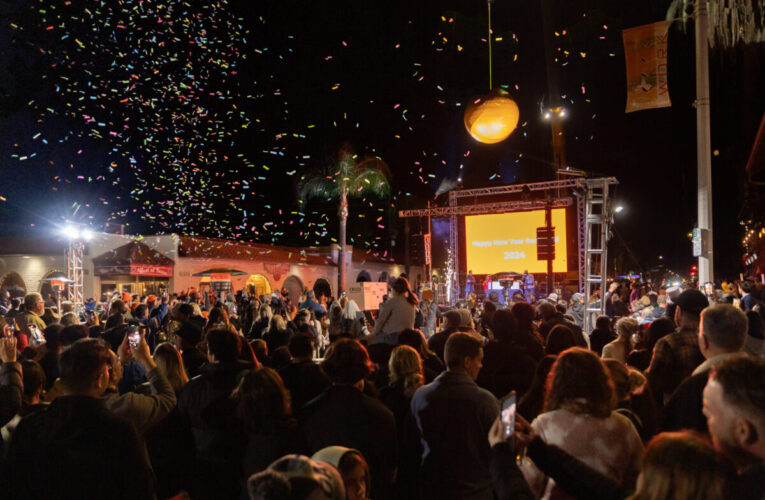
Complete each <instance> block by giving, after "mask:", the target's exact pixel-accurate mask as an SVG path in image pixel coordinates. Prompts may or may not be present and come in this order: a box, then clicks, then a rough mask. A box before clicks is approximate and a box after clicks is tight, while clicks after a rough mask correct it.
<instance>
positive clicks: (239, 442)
mask: <svg viewBox="0 0 765 500" xmlns="http://www.w3.org/2000/svg"><path fill="white" fill-rule="evenodd" d="M241 349H242V343H241V337H240V336H239V335H237V334H236V333H235V332H233V331H231V330H228V329H215V330H211V331H210V332H208V333H207V350H208V352H207V358H208V363H207V364H206V365H204V366H203V367H202V368H201V374H200V375H198V376H197V377H194V379H192V380H191V381H190V382H189V383H188V385H186V387H185V388H184V390H183V392H182V393H181V396H180V399H179V401H178V411H179V413H180V414H181V416H182V417H184V418H185V419H186V420H187V421H188V422H189V424H190V425H191V429H192V432H193V434H194V445H195V447H196V455H197V468H196V471H195V488H194V489H195V491H194V492H193V493H194V494H193V495H192V498H201V499H208V498H210V499H212V498H220V499H229V498H231V499H235V498H238V496H239V493H240V491H239V490H240V481H241V477H240V476H241V472H240V471H241V464H242V457H243V455H244V450H245V446H246V444H247V435H246V433H245V431H244V427H243V426H242V423H241V422H240V421H239V419H238V418H237V416H236V405H237V402H236V400H235V399H233V398H232V397H231V396H232V393H233V392H234V389H236V387H237V385H238V383H239V381H240V380H241V379H242V377H244V376H245V375H246V374H247V371H248V370H249V369H251V368H252V366H251V365H248V364H246V363H244V362H242V361H239V359H238V358H239V353H240V352H241Z"/></svg>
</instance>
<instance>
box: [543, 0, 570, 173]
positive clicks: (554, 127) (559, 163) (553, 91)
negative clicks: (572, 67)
mask: <svg viewBox="0 0 765 500" xmlns="http://www.w3.org/2000/svg"><path fill="white" fill-rule="evenodd" d="M553 1H554V0H542V2H541V4H542V5H541V6H542V29H543V30H544V33H543V37H544V47H545V68H546V70H547V94H548V96H547V100H548V102H547V110H545V112H543V115H544V117H545V118H546V119H547V120H549V122H550V134H551V141H550V142H551V145H552V153H553V159H552V173H553V176H552V178H553V179H558V178H559V176H558V170H560V169H561V168H563V167H565V166H566V138H565V136H564V135H563V120H564V119H565V112H564V110H563V108H562V107H561V102H560V85H559V84H558V68H557V67H556V66H555V61H554V59H555V47H554V42H553V38H552V37H553V32H554V31H555V29H554V28H553V25H552V16H553V5H552V3H553Z"/></svg>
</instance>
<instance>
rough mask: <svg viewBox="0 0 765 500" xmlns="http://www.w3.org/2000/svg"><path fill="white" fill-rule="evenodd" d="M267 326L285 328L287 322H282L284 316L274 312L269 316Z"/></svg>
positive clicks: (278, 328)
mask: <svg viewBox="0 0 765 500" xmlns="http://www.w3.org/2000/svg"><path fill="white" fill-rule="evenodd" d="M269 327H270V328H276V329H277V330H285V329H286V328H287V324H286V323H285V322H284V318H282V315H281V314H274V315H273V316H271V324H270V325H269Z"/></svg>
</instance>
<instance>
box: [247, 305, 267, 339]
mask: <svg viewBox="0 0 765 500" xmlns="http://www.w3.org/2000/svg"><path fill="white" fill-rule="evenodd" d="M273 315H274V314H273V311H271V306H270V305H268V304H265V303H263V304H260V306H259V307H258V312H257V314H256V315H255V318H254V319H253V322H252V326H251V327H250V330H249V332H248V333H247V338H249V339H259V338H262V337H263V333H265V331H266V329H267V328H268V325H269V324H270V322H271V317H272V316H273Z"/></svg>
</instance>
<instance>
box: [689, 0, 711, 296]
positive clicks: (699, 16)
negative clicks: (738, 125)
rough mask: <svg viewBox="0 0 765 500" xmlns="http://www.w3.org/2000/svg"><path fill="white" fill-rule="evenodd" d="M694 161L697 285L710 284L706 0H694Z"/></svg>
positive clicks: (709, 162)
mask: <svg viewBox="0 0 765 500" xmlns="http://www.w3.org/2000/svg"><path fill="white" fill-rule="evenodd" d="M694 14H695V15H694V21H695V31H696V33H695V36H696V160H697V168H698V174H697V175H698V188H697V190H698V191H697V195H698V227H699V229H700V231H701V242H702V244H701V255H699V285H703V284H705V283H708V282H713V281H714V246H713V243H714V240H713V233H712V155H711V135H712V134H711V132H710V124H709V122H710V104H709V42H708V40H707V29H708V14H707V0H696V8H695V12H694Z"/></svg>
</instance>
